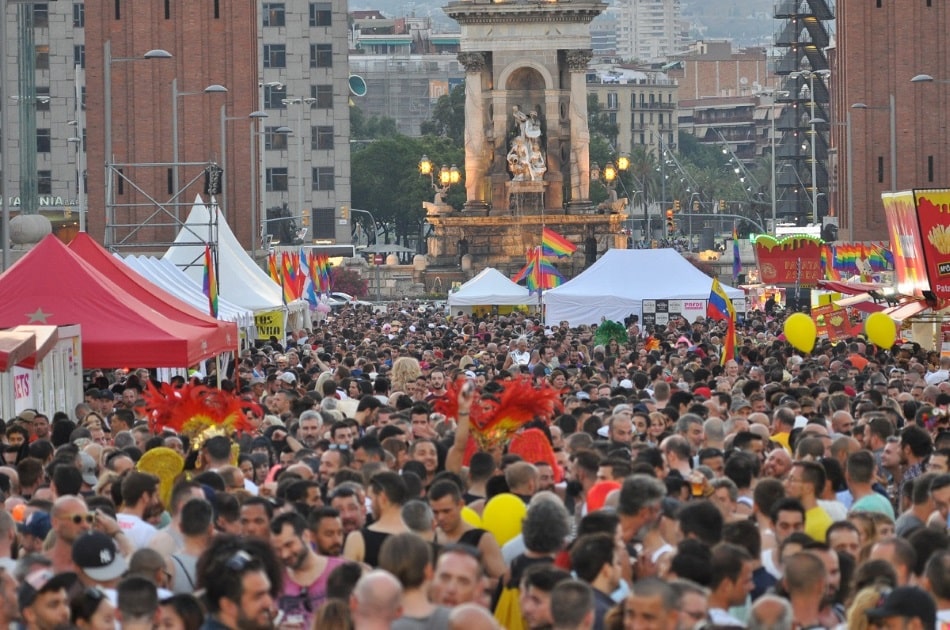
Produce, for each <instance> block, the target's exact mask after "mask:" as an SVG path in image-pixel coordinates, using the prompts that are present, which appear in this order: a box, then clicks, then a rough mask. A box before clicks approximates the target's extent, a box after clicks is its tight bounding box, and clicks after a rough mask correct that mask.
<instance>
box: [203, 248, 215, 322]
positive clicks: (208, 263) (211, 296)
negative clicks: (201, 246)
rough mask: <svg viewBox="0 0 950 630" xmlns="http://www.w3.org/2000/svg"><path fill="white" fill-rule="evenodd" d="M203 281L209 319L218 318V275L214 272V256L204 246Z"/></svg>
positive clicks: (209, 249)
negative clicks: (209, 314)
mask: <svg viewBox="0 0 950 630" xmlns="http://www.w3.org/2000/svg"><path fill="white" fill-rule="evenodd" d="M204 267H205V268H204V281H203V282H202V290H203V291H204V294H205V295H206V296H208V312H210V313H211V317H217V316H218V274H217V272H216V270H215V264H214V254H213V253H212V252H211V247H210V246H208V245H205V264H204Z"/></svg>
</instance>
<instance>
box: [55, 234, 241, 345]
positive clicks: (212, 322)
mask: <svg viewBox="0 0 950 630" xmlns="http://www.w3.org/2000/svg"><path fill="white" fill-rule="evenodd" d="M69 249H70V250H71V251H72V252H73V253H74V254H76V255H77V256H79V257H80V258H82V259H83V260H85V261H86V262H87V263H89V264H90V265H92V266H93V267H94V268H95V270H96V271H98V272H99V273H100V274H102V275H103V276H104V277H106V278H108V279H109V280H111V281H113V282H115V283H116V284H117V285H119V286H120V287H122V288H123V289H124V290H125V292H126V293H128V294H129V295H131V296H132V297H134V298H135V299H137V300H139V301H140V302H144V303H145V304H148V305H149V306H151V307H152V308H154V309H155V310H156V311H158V312H159V313H162V314H163V315H166V316H167V317H170V318H171V319H176V320H178V321H182V322H185V323H188V324H195V325H198V326H212V327H216V328H221V329H222V330H226V331H228V332H231V333H232V339H237V325H236V324H234V323H231V322H223V321H219V320H218V319H215V318H214V317H211V316H210V315H208V314H206V313H202V312H201V311H199V310H197V309H195V307H193V306H192V305H191V304H188V303H187V302H184V301H182V300H179V299H178V298H177V297H175V296H174V295H172V294H171V293H169V292H168V291H166V290H165V289H163V288H161V287H159V286H158V285H157V284H154V283H152V282H150V281H149V280H147V279H146V278H144V277H142V276H141V275H139V274H137V273H136V272H135V271H134V270H133V269H132V268H131V267H129V266H128V265H126V264H123V263H122V262H121V261H119V260H116V259H115V257H114V256H112V255H111V254H110V253H109V252H108V251H106V248H104V247H103V246H102V245H100V244H99V243H97V242H95V241H94V240H92V237H91V236H89V235H88V234H86V233H85V232H80V233H79V234H77V235H76V238H74V239H73V240H72V242H70V244H69ZM232 349H235V348H232Z"/></svg>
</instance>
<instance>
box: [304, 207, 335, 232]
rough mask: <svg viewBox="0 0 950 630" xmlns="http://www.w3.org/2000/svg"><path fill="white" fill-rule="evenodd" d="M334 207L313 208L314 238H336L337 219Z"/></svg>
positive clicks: (311, 224) (311, 227)
mask: <svg viewBox="0 0 950 630" xmlns="http://www.w3.org/2000/svg"><path fill="white" fill-rule="evenodd" d="M334 218H335V217H334V212H333V208H312V209H311V210H310V229H311V232H312V233H313V238H314V239H318V238H336V221H334Z"/></svg>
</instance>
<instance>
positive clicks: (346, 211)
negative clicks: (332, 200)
mask: <svg viewBox="0 0 950 630" xmlns="http://www.w3.org/2000/svg"><path fill="white" fill-rule="evenodd" d="M340 218H341V219H343V220H344V221H349V220H350V207H349V206H340Z"/></svg>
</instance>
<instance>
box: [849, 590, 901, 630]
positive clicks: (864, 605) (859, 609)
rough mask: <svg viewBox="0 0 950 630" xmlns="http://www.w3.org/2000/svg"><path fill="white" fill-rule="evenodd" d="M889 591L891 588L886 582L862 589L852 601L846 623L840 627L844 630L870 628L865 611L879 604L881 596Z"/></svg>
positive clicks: (866, 629) (865, 629) (864, 629)
mask: <svg viewBox="0 0 950 630" xmlns="http://www.w3.org/2000/svg"><path fill="white" fill-rule="evenodd" d="M887 591H890V588H888V587H887V586H886V585H884V584H874V585H872V586H868V587H867V588H863V589H861V590H860V591H859V592H858V594H857V595H855V596H854V599H853V600H852V601H851V606H850V607H849V608H848V616H847V620H846V622H845V624H842V625H839V626H838V628H843V629H844V630H868V628H870V627H871V624H870V623H869V622H868V616H867V615H866V614H865V613H866V612H867V611H868V610H869V609H871V608H874V607H875V606H877V605H878V602H879V601H880V600H881V596H882V595H884V594H886V592H887Z"/></svg>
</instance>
